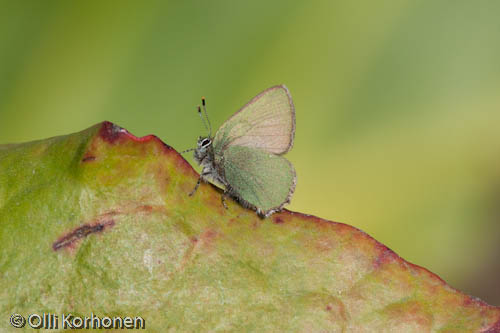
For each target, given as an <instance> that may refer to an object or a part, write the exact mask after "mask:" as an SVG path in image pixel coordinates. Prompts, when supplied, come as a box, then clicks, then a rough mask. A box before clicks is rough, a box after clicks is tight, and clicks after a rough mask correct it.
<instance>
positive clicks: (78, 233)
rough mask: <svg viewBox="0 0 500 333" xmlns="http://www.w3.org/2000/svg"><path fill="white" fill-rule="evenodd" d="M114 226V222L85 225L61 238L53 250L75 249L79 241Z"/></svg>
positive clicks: (54, 244) (53, 246)
mask: <svg viewBox="0 0 500 333" xmlns="http://www.w3.org/2000/svg"><path fill="white" fill-rule="evenodd" d="M114 225H115V221H114V220H108V221H103V222H98V223H94V224H84V225H82V226H80V227H78V228H76V229H73V230H72V231H70V232H69V233H67V234H66V235H64V236H61V237H59V238H58V239H57V241H55V242H54V243H53V244H52V249H53V250H54V251H57V250H59V249H61V248H63V247H73V246H74V244H75V243H76V242H77V241H78V240H80V239H82V238H84V237H87V236H88V235H90V234H93V233H100V232H102V231H104V230H105V229H107V228H109V227H112V226H114Z"/></svg>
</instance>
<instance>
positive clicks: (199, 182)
mask: <svg viewBox="0 0 500 333" xmlns="http://www.w3.org/2000/svg"><path fill="white" fill-rule="evenodd" d="M202 178H203V176H200V178H198V181H197V182H196V185H195V186H194V188H193V190H192V191H191V192H189V196H190V197H192V196H193V194H194V193H195V192H196V190H197V189H198V187H200V184H201V181H202Z"/></svg>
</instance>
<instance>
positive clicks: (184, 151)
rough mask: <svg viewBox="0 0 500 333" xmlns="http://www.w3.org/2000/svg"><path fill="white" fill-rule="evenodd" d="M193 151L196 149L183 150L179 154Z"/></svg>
mask: <svg viewBox="0 0 500 333" xmlns="http://www.w3.org/2000/svg"><path fill="white" fill-rule="evenodd" d="M193 150H196V148H190V149H186V150H183V151H181V152H180V153H179V154H184V153H188V152H190V151H193Z"/></svg>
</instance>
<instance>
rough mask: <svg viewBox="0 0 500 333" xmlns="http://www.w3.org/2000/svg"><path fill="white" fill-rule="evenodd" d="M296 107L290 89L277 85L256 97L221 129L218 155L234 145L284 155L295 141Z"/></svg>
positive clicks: (215, 144) (216, 147)
mask: <svg viewBox="0 0 500 333" xmlns="http://www.w3.org/2000/svg"><path fill="white" fill-rule="evenodd" d="M294 132H295V109H294V106H293V102H292V97H291V96H290V93H289V92H288V89H287V88H286V87H285V86H283V85H280V86H274V87H272V88H269V89H267V90H264V91H263V92H262V93H260V94H259V95H257V96H256V97H254V98H253V99H252V100H251V101H250V102H248V103H247V104H246V105H245V106H244V107H243V108H241V109H240V110H239V111H238V112H236V113H235V114H234V115H233V116H232V117H231V118H229V119H228V120H227V121H226V122H225V123H224V124H222V126H221V127H220V128H219V130H218V131H217V133H216V134H215V138H214V149H215V155H216V156H217V155H218V156H220V155H221V154H222V153H223V151H224V150H225V149H228V148H229V147H231V146H243V147H251V148H257V149H261V150H264V151H267V152H269V153H273V154H284V153H286V152H287V151H289V150H290V148H291V147H292V144H293V136H294Z"/></svg>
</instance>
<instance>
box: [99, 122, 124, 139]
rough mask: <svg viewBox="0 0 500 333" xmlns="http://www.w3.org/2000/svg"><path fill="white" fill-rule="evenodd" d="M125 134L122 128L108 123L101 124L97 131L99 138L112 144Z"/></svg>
mask: <svg viewBox="0 0 500 333" xmlns="http://www.w3.org/2000/svg"><path fill="white" fill-rule="evenodd" d="M125 132H127V131H126V130H124V129H123V128H121V127H120V126H118V125H115V124H113V123H110V122H109V121H105V122H103V123H102V126H101V128H100V130H99V136H100V137H101V138H102V139H103V140H104V141H106V142H109V143H114V142H115V141H117V140H118V139H119V138H120V137H121V136H123V135H124V133H125Z"/></svg>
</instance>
